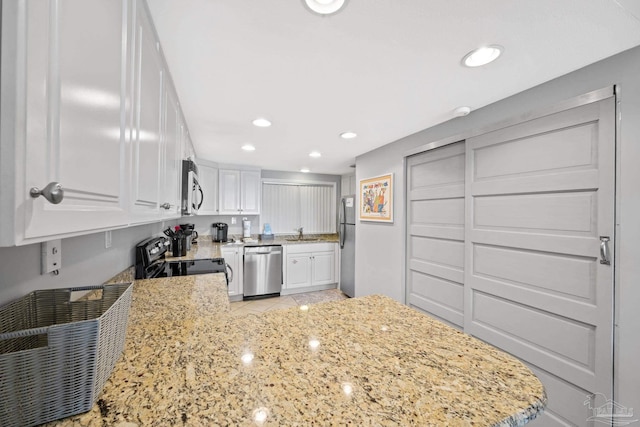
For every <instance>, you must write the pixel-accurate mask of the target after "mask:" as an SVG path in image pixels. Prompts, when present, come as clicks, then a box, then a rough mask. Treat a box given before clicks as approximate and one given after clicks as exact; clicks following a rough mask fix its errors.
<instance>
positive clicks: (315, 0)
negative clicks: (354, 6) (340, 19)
mask: <svg viewBox="0 0 640 427" xmlns="http://www.w3.org/2000/svg"><path fill="white" fill-rule="evenodd" d="M302 1H303V3H304V5H305V6H307V7H308V8H309V10H310V11H311V12H314V13H317V14H319V15H331V14H332V13H336V12H338V11H339V10H340V9H342V8H343V7H344V5H345V3H346V2H347V0H302Z"/></svg>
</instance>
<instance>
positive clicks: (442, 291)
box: [406, 142, 465, 329]
mask: <svg viewBox="0 0 640 427" xmlns="http://www.w3.org/2000/svg"><path fill="white" fill-rule="evenodd" d="M464 162H465V155H464V142H458V143H455V144H452V145H447V146H445V147H442V148H438V149H435V150H431V151H427V152H425V153H421V154H418V155H416V156H413V157H411V158H409V159H408V160H407V189H408V190H407V211H406V212H407V224H408V227H407V261H408V262H407V281H406V283H407V303H408V304H409V305H410V306H412V307H416V308H419V309H421V310H424V311H426V312H428V313H430V314H432V315H434V316H436V317H438V318H440V319H442V320H445V321H447V322H449V323H451V324H452V325H455V326H457V327H458V328H460V329H462V327H463V318H464V316H463V310H464V305H463V298H464V292H463V282H464V179H465V175H464Z"/></svg>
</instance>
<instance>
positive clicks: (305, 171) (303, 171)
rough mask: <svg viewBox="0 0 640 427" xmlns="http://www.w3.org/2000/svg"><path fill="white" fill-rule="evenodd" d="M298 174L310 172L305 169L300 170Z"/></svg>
mask: <svg viewBox="0 0 640 427" xmlns="http://www.w3.org/2000/svg"><path fill="white" fill-rule="evenodd" d="M300 172H302V173H309V172H310V170H309V169H307V168H302V169H300Z"/></svg>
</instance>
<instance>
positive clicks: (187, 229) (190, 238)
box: [180, 224, 198, 251]
mask: <svg viewBox="0 0 640 427" xmlns="http://www.w3.org/2000/svg"><path fill="white" fill-rule="evenodd" d="M180 228H181V229H182V234H183V235H184V237H185V245H186V247H187V250H188V251H190V250H191V244H192V243H198V242H196V239H197V238H198V232H197V231H196V230H194V228H195V225H194V224H180Z"/></svg>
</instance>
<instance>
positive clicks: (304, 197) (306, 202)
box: [260, 182, 336, 234]
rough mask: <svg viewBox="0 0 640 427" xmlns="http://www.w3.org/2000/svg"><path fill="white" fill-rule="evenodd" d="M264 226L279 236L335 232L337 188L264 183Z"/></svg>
mask: <svg viewBox="0 0 640 427" xmlns="http://www.w3.org/2000/svg"><path fill="white" fill-rule="evenodd" d="M260 220H261V222H262V224H265V223H268V224H270V225H271V230H272V231H273V233H276V234H293V233H295V232H296V230H297V229H298V228H300V227H304V233H305V234H320V233H335V232H336V186H335V184H334V183H293V182H263V183H262V210H261V217H260Z"/></svg>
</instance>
